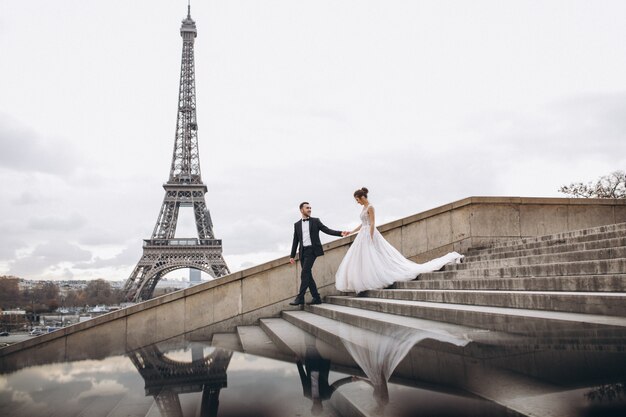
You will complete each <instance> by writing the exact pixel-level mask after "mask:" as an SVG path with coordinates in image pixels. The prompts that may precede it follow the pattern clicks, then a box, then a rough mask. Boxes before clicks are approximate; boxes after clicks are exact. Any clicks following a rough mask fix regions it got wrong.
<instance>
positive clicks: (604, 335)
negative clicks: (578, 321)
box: [306, 304, 626, 358]
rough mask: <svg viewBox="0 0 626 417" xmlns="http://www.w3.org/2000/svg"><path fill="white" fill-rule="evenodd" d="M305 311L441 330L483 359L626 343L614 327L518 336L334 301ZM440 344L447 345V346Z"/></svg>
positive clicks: (364, 324) (376, 326) (382, 327)
mask: <svg viewBox="0 0 626 417" xmlns="http://www.w3.org/2000/svg"><path fill="white" fill-rule="evenodd" d="M306 311H309V312H311V313H314V314H317V315H319V316H322V317H326V318H329V319H332V320H337V321H340V322H343V323H346V324H350V325H352V326H357V327H361V328H365V329H367V330H371V331H373V332H383V331H387V330H389V329H390V328H407V329H411V330H415V331H417V332H425V333H428V332H434V333H435V335H437V334H441V333H444V334H445V335H452V336H453V337H456V338H467V339H469V340H471V341H472V343H471V344H469V345H468V346H466V347H464V349H465V350H467V351H468V352H469V354H471V355H472V356H473V357H482V358H486V357H494V356H502V355H503V354H505V353H506V354H511V352H516V353H517V354H519V353H521V352H535V351H536V350H537V349H558V350H559V351H565V350H576V351H602V352H608V351H617V352H623V346H624V345H626V328H624V329H618V330H615V329H613V328H608V329H595V330H594V331H593V332H592V333H590V332H589V330H586V329H583V330H576V329H572V330H567V331H559V332H556V333H555V332H549V333H540V332H537V333H535V334H532V335H529V336H521V335H517V334H512V333H506V332H499V331H493V330H485V329H481V328H475V327H468V326H462V325H457V324H452V323H446V322H440V321H433V320H425V319H419V318H415V317H408V316H399V315H396V314H390V313H381V312H378V311H372V310H363V309H359V308H354V307H347V306H343V305H337V304H322V305H313V306H307V307H306ZM424 343H425V344H429V345H432V344H433V343H435V344H436V343H437V342H436V341H435V339H433V338H430V339H427V340H425V342H424ZM443 345H444V346H447V347H448V348H450V345H446V344H443ZM440 348H441V347H440ZM448 350H450V349H448Z"/></svg>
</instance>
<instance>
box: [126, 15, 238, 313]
mask: <svg viewBox="0 0 626 417" xmlns="http://www.w3.org/2000/svg"><path fill="white" fill-rule="evenodd" d="M180 35H181V36H182V38H183V53H182V63H181V69H180V89H179V93H178V118H177V120H176V138H175V143H174V154H173V156H172V166H171V169H170V177H169V180H168V181H167V183H165V184H164V185H163V188H165V198H164V199H163V205H162V206H161V212H160V213H159V218H158V219H157V222H156V226H155V227H154V231H153V232H152V237H151V238H150V239H146V240H144V244H143V256H142V257H141V259H140V260H139V263H138V264H137V266H136V267H135V269H134V270H133V272H132V274H131V275H130V277H129V278H128V280H127V281H126V283H125V285H124V291H125V292H126V296H127V298H128V299H129V300H133V301H141V300H147V299H149V298H150V297H151V296H152V293H153V292H154V288H155V286H156V284H157V282H158V281H159V280H160V279H161V277H162V276H163V275H165V274H167V273H168V272H171V271H174V270H176V269H180V268H195V269H199V270H201V271H204V272H206V273H208V274H210V275H211V276H213V277H215V278H218V277H221V276H224V275H227V274H229V273H230V271H229V269H228V266H227V265H226V262H225V261H224V257H223V256H222V241H221V240H220V239H215V236H214V235H213V223H212V222H211V215H210V213H209V210H208V208H207V206H206V202H205V198H204V195H205V194H206V192H207V187H206V185H205V184H204V183H203V182H202V178H201V176H200V158H199V155H198V124H197V121H196V81H195V69H194V49H193V47H194V40H195V38H196V35H197V31H196V23H195V21H194V20H193V19H192V18H191V8H190V7H189V6H187V17H186V18H185V19H184V20H183V21H182V26H181V28H180ZM181 206H182V207H193V212H194V217H195V221H196V229H197V231H198V237H197V238H191V239H178V238H175V237H174V236H175V234H176V223H177V221H178V215H179V209H180V207H181Z"/></svg>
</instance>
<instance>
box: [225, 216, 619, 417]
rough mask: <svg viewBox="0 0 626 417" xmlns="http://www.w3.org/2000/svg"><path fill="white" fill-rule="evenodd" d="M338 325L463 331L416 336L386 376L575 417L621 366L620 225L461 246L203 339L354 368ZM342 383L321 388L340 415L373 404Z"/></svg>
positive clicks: (362, 330)
mask: <svg viewBox="0 0 626 417" xmlns="http://www.w3.org/2000/svg"><path fill="white" fill-rule="evenodd" d="M346 328H349V330H350V334H352V335H356V336H354V337H356V339H357V340H366V339H367V338H368V337H375V335H380V334H384V333H389V332H390V331H395V330H398V331H400V330H410V331H414V332H423V333H424V334H431V335H432V334H434V335H436V334H437V333H438V332H439V333H441V332H444V333H445V334H446V335H451V336H453V337H457V338H459V339H461V338H465V339H467V340H468V341H471V343H469V344H467V345H466V346H456V345H453V344H450V343H445V342H443V341H440V340H438V339H437V337H430V338H425V339H424V340H422V341H421V342H419V343H417V344H416V345H415V346H414V347H413V348H412V349H411V351H410V352H409V353H408V354H407V356H406V357H405V358H404V360H403V361H402V362H401V363H400V365H399V366H398V367H397V368H396V370H395V373H394V377H393V378H392V381H394V380H395V381H400V382H401V383H403V384H408V385H415V386H419V385H420V384H426V385H428V386H431V387H432V386H439V387H441V389H442V390H443V389H448V390H449V389H453V390H459V392H465V393H471V394H472V395H476V396H478V397H482V398H485V399H488V400H489V401H492V402H494V403H496V404H498V405H500V406H502V407H504V408H506V411H507V412H508V413H509V414H510V415H523V416H541V415H551V416H576V415H579V414H581V410H582V409H583V408H584V407H586V406H587V405H588V404H586V403H585V397H584V395H583V393H584V392H585V390H587V391H588V389H589V387H590V386H593V385H594V383H596V382H597V381H600V380H601V381H602V382H606V381H607V379H608V380H609V381H611V380H615V381H621V380H620V378H622V380H623V376H624V375H626V349H625V348H624V346H626V223H620V224H614V225H607V226H602V227H595V228H591V229H585V230H579V231H574V232H568V233H561V234H555V235H550V236H542V237H536V238H527V239H520V240H516V241H509V242H506V243H497V244H494V245H492V246H489V247H480V248H478V247H476V248H471V249H470V250H469V251H468V252H467V254H466V257H465V258H464V260H463V262H462V263H461V264H457V265H449V266H447V267H445V268H444V269H443V270H442V271H438V272H432V273H427V274H422V275H421V276H420V277H419V279H417V280H414V281H409V282H401V283H396V284H395V285H393V287H391V288H388V289H381V290H374V291H367V292H366V293H365V294H364V296H363V294H362V296H359V297H355V296H330V297H327V298H326V300H325V304H322V305H316V306H306V307H305V308H304V310H293V311H283V312H282V314H281V317H280V318H268V319H261V320H260V322H259V324H258V326H245V327H240V328H238V330H237V332H236V333H235V334H215V335H214V336H213V344H214V345H217V346H222V347H229V348H232V349H235V350H240V351H243V352H248V353H252V354H256V355H262V356H267V357H272V358H275V359H280V360H291V361H293V360H294V358H296V357H302V356H303V355H305V354H306V353H305V352H306V348H307V346H310V345H311V343H313V344H314V345H315V347H316V349H317V351H319V353H320V354H321V356H323V357H325V358H328V359H329V360H330V361H331V362H332V369H333V370H336V371H340V372H345V373H348V374H353V375H361V376H365V375H364V374H363V373H362V372H361V371H360V369H359V367H358V366H356V363H355V361H354V359H353V358H352V357H351V356H350V354H349V353H348V351H347V350H346V349H345V347H344V344H343V343H342V342H343V341H342V338H343V337H342V336H341V334H342V331H343V332H344V333H345V329H346ZM311 338H313V340H314V341H313V342H311ZM622 382H623V381H622ZM354 391H355V389H354V386H353V387H352V388H349V389H348V388H346V389H343V388H342V389H339V390H338V391H337V392H336V395H334V396H333V400H332V401H333V404H334V406H335V408H336V409H338V410H341V414H343V415H346V414H348V415H359V416H362V415H376V414H377V413H378V412H379V410H378V409H377V408H376V407H375V404H374V403H371V404H369V405H368V404H365V405H363V401H364V400H363V395H362V390H361V391H360V392H361V394H360V395H359V396H358V397H359V398H356V397H354V398H352V397H351V394H350V393H351V392H354ZM354 395H356V394H354ZM335 397H336V398H337V399H335ZM392 400H393V398H392ZM377 410H378V411H377ZM387 415H389V414H387Z"/></svg>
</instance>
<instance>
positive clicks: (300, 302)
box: [289, 300, 304, 306]
mask: <svg viewBox="0 0 626 417" xmlns="http://www.w3.org/2000/svg"><path fill="white" fill-rule="evenodd" d="M302 304H304V301H301V300H293V301H292V302H290V303H289V305H290V306H301V305H302Z"/></svg>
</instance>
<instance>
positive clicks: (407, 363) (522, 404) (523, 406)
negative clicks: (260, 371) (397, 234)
mask: <svg viewBox="0 0 626 417" xmlns="http://www.w3.org/2000/svg"><path fill="white" fill-rule="evenodd" d="M282 314H283V317H284V318H285V320H289V321H290V322H293V323H297V326H298V327H300V328H301V329H303V330H305V331H306V332H307V333H310V334H313V335H314V336H316V337H317V338H318V339H322V340H324V341H325V342H327V343H329V344H332V345H337V346H340V345H342V344H343V343H344V342H343V341H342V340H343V339H348V340H349V341H350V342H352V343H355V344H363V346H380V345H379V344H377V343H373V342H369V343H368V342H367V341H368V339H369V338H371V337H373V338H376V337H377V333H375V332H372V331H369V330H365V329H362V328H359V327H355V326H350V325H347V324H345V323H342V322H339V321H336V320H332V319H328V318H325V317H320V316H317V315H316V314H313V313H310V312H308V311H283V313H282ZM340 335H341V336H340ZM346 335H347V336H346ZM378 336H379V335H378ZM382 349H383V350H384V349H391V350H393V348H391V347H390V346H387V347H386V348H382ZM382 353H383V352H380V353H379V354H382ZM372 354H374V356H378V355H379V354H377V353H375V352H372V353H371V354H370V355H372ZM389 354H391V352H389ZM414 364H415V365H414ZM441 366H446V371H445V372H442V370H441V368H440V367H441ZM393 375H394V376H395V377H396V378H398V377H399V378H407V379H412V380H417V381H421V382H423V383H427V384H435V385H436V384H444V385H447V386H449V385H452V386H453V387H458V388H462V389H465V390H466V391H469V392H472V393H474V394H476V395H478V396H480V397H483V398H485V399H488V400H490V401H493V402H495V403H497V404H500V405H502V406H504V407H506V408H507V409H509V410H510V412H511V413H510V415H523V416H539V415H544V414H541V413H539V410H541V409H543V410H544V411H545V410H549V412H550V415H552V416H564V417H565V416H572V415H575V414H574V412H575V410H576V408H577V407H578V406H579V405H578V404H576V407H572V406H571V404H568V403H567V402H563V401H561V402H555V403H554V404H546V403H544V402H543V401H541V400H540V398H541V397H542V396H546V395H552V394H554V393H556V392H558V391H559V390H560V388H559V387H556V386H554V385H551V384H548V383H544V382H542V381H540V380H538V379H536V378H532V377H528V376H526V375H522V374H519V373H517V372H511V371H509V370H506V369H496V368H493V367H489V366H484V363H483V362H482V361H481V360H480V359H476V358H472V357H467V356H464V355H460V354H459V352H458V351H457V352H456V353H455V352H447V351H446V350H442V349H432V348H430V347H422V346H421V345H420V344H418V345H416V346H413V348H412V349H411V351H410V352H409V354H408V355H407V356H406V357H405V358H404V360H402V361H401V362H400V364H399V365H398V366H397V367H396V369H395V372H394V373H393ZM500 387H506V389H505V390H503V389H501V388H500ZM521 399H524V400H525V401H520V400H521ZM533 399H534V400H533Z"/></svg>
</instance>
